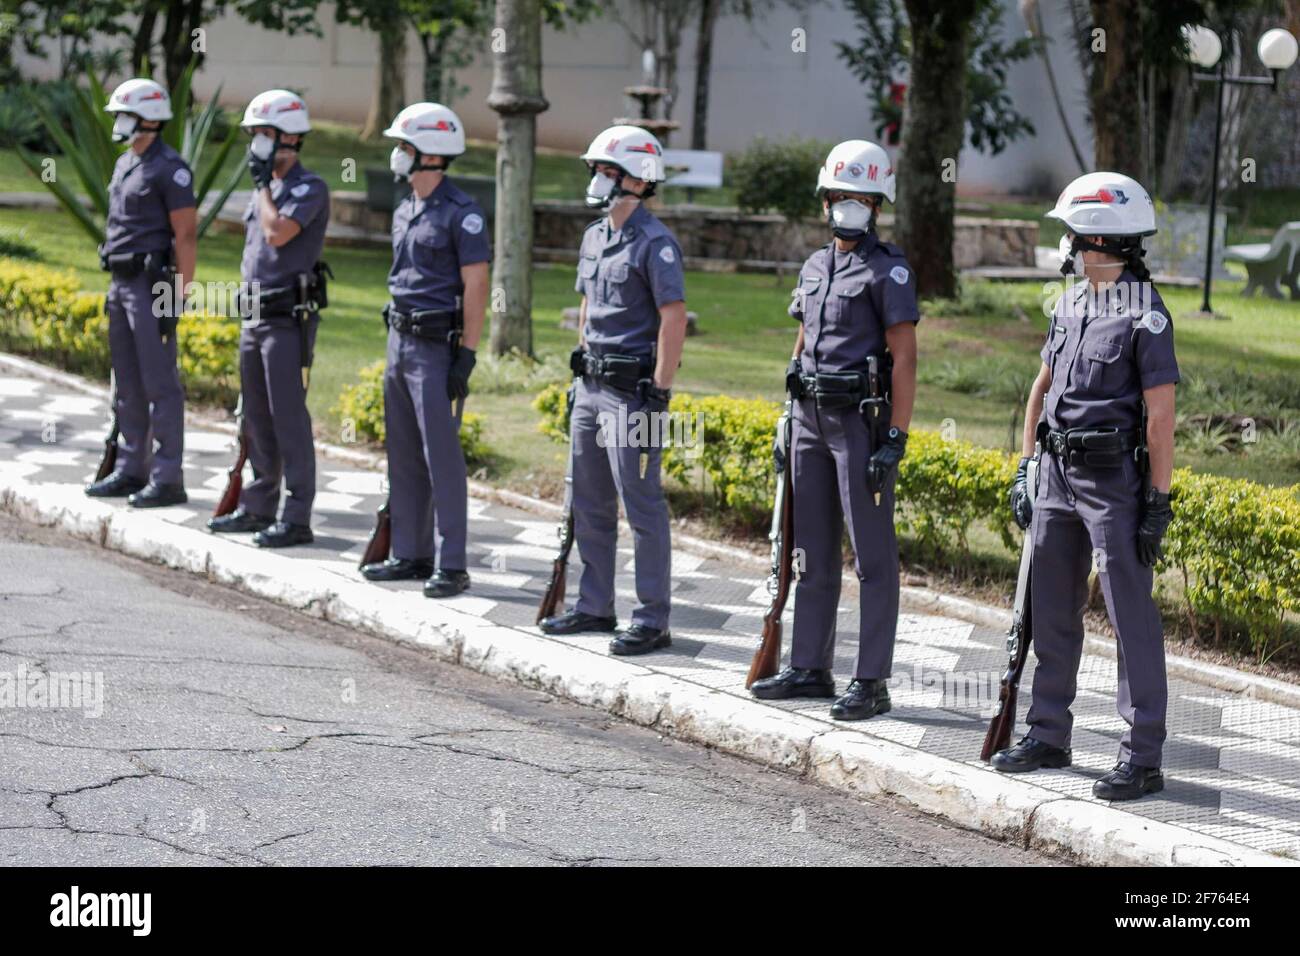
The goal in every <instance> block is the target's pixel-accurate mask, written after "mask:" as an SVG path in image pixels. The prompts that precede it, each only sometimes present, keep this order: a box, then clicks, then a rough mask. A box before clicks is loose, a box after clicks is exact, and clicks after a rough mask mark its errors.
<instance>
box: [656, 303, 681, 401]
mask: <svg viewBox="0 0 1300 956" xmlns="http://www.w3.org/2000/svg"><path fill="white" fill-rule="evenodd" d="M685 341H686V303H685V302H669V303H668V304H667V305H665V306H663V307H662V308H661V309H660V310H659V351H658V352H657V353H656V354H657V355H658V356H659V364H658V366H657V367H656V368H655V385H657V386H659V387H660V388H672V387H673V376H674V375H676V374H677V366H678V365H680V364H682V343H683V342H685Z"/></svg>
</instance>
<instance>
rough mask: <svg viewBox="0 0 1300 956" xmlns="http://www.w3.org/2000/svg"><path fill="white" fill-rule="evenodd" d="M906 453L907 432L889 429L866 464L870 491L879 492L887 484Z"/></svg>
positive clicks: (899, 429)
mask: <svg viewBox="0 0 1300 956" xmlns="http://www.w3.org/2000/svg"><path fill="white" fill-rule="evenodd" d="M906 451H907V432H905V431H903V430H902V429H901V428H891V429H890V430H889V432H888V434H886V435H885V440H884V441H882V442H881V443H880V447H879V448H877V449H876V453H875V454H874V455H872V456H871V459H870V460H869V461H868V462H867V470H868V473H869V478H870V480H871V488H872V491H875V492H880V491H882V490H884V487H885V485H886V484H888V482H889V479H890V476H892V475H893V474H894V472H896V471H897V470H898V463H899V462H900V461H902V460H903V455H904V453H905V452H906Z"/></svg>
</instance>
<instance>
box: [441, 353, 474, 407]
mask: <svg viewBox="0 0 1300 956" xmlns="http://www.w3.org/2000/svg"><path fill="white" fill-rule="evenodd" d="M475 361H477V360H476V359H475V356H474V350H473V349H471V348H467V347H466V346H464V345H462V346H461V347H460V348H458V349H457V350H456V358H455V360H454V361H453V362H452V363H451V368H450V369H448V370H447V397H448V398H449V399H451V400H452V401H453V402H454V401H456V400H457V399H460V398H464V397H465V396H467V395H469V376H470V373H471V372H473V371H474V363H475Z"/></svg>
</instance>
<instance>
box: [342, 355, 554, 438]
mask: <svg viewBox="0 0 1300 956" xmlns="http://www.w3.org/2000/svg"><path fill="white" fill-rule="evenodd" d="M561 397H563V396H561ZM332 412H333V414H335V415H337V416H338V418H339V421H341V422H342V423H343V426H344V428H345V429H349V430H350V431H351V432H352V433H353V434H354V435H355V436H356V437H357V438H359V439H362V440H365V441H373V442H378V443H379V444H383V441H384V435H385V432H384V362H383V360H382V359H381V360H380V361H378V362H373V363H371V364H370V365H367V366H366V367H365V368H363V369H361V370H360V371H359V372H357V381H356V383H355V384H353V385H344V386H343V390H342V391H341V392H340V393H339V398H338V401H337V402H335V404H334V408H333V409H332ZM349 426H350V428H349ZM460 447H461V451H462V452H464V454H465V462H466V463H467V464H482V463H484V462H486V461H487V460H488V459H489V458H490V457H491V455H492V449H491V448H489V447H488V444H487V442H486V441H484V439H483V416H481V415H476V414H474V413H473V412H466V413H465V414H464V417H463V418H462V419H461V423H460Z"/></svg>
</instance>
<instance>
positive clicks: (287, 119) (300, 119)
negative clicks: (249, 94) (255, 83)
mask: <svg viewBox="0 0 1300 956" xmlns="http://www.w3.org/2000/svg"><path fill="white" fill-rule="evenodd" d="M239 125H240V127H241V128H242V129H248V128H250V127H253V126H270V127H272V128H273V129H278V130H279V131H280V132H281V133H289V134H291V135H292V134H301V133H307V132H310V131H311V122H310V121H309V120H308V119H307V104H306V103H304V102H303V101H302V97H301V96H299V95H298V94H297V93H291V92H289V91H288V90H267V91H266V92H265V93H258V94H257V95H256V96H255V97H253V101H252V102H251V103H249V104H248V109H246V110H244V118H243V119H242V120H241V121H240V123H239Z"/></svg>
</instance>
